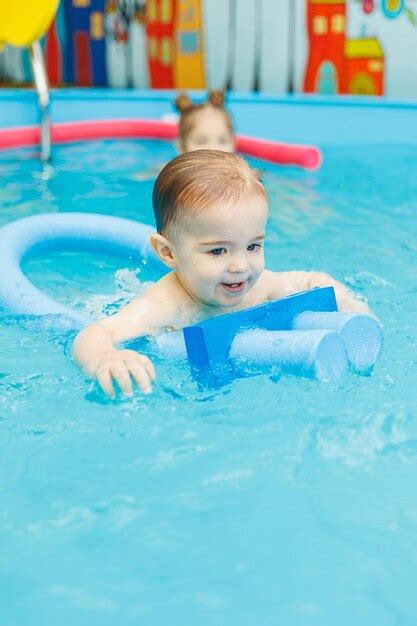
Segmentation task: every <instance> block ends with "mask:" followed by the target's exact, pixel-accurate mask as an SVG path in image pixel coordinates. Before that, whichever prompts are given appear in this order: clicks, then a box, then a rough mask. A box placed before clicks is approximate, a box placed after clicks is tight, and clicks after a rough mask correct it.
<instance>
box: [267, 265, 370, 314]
mask: <svg viewBox="0 0 417 626" xmlns="http://www.w3.org/2000/svg"><path fill="white" fill-rule="evenodd" d="M268 287H269V288H270V290H271V291H270V297H271V299H274V298H283V297H285V296H289V295H291V294H293V293H298V292H300V291H306V290H307V289H313V288H314V287H333V288H334V291H335V294H336V301H337V307H338V309H339V311H343V312H346V313H347V312H349V313H356V312H358V313H368V314H369V313H372V312H371V310H370V309H369V307H368V305H367V303H366V302H364V300H362V299H361V298H360V297H359V296H358V295H357V294H355V293H353V292H352V291H350V289H348V288H347V287H346V286H345V285H343V284H342V283H340V282H339V281H337V280H335V279H334V278H332V277H331V276H329V275H328V274H324V273H322V272H300V271H293V272H268Z"/></svg>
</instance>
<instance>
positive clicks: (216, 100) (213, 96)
mask: <svg viewBox="0 0 417 626" xmlns="http://www.w3.org/2000/svg"><path fill="white" fill-rule="evenodd" d="M207 99H208V101H209V102H210V104H212V105H213V106H215V107H222V106H223V105H224V91H221V90H220V89H213V91H210V93H209V96H208V98H207Z"/></svg>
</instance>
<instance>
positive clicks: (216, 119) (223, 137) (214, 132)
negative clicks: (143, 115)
mask: <svg viewBox="0 0 417 626" xmlns="http://www.w3.org/2000/svg"><path fill="white" fill-rule="evenodd" d="M174 105H175V108H176V109H177V111H178V112H179V114H180V117H179V120H178V128H179V133H178V141H177V148H178V152H180V153H182V152H191V151H193V150H202V149H205V148H207V149H212V150H222V151H223V152H234V151H235V140H234V135H233V124H232V119H231V117H230V115H229V113H228V112H227V110H226V109H225V107H224V93H223V92H222V91H210V92H209V94H208V97H207V100H206V101H205V102H202V103H201V104H193V103H192V101H191V100H190V98H189V97H188V95H187V94H186V93H181V94H180V95H179V96H178V97H177V98H176V99H175V102H174ZM164 165H165V164H164ZM164 165H162V164H161V165H158V166H153V167H150V168H147V169H145V170H144V171H142V172H137V173H136V174H134V178H135V180H140V181H144V180H149V179H153V178H156V177H157V176H158V174H159V172H160V171H161V170H162V168H163V167H164Z"/></svg>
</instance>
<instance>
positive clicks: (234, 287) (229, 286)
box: [220, 280, 247, 293]
mask: <svg viewBox="0 0 417 626" xmlns="http://www.w3.org/2000/svg"><path fill="white" fill-rule="evenodd" d="M246 283H247V281H246V280H245V281H243V282H241V283H220V284H221V286H222V287H223V288H224V289H226V291H228V292H229V293H239V292H240V291H242V290H243V289H244V288H245V286H246Z"/></svg>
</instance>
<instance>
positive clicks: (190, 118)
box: [174, 90, 233, 146]
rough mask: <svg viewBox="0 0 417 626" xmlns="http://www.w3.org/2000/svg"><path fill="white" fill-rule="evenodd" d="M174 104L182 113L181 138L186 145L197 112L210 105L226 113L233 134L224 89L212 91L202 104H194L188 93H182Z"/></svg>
mask: <svg viewBox="0 0 417 626" xmlns="http://www.w3.org/2000/svg"><path fill="white" fill-rule="evenodd" d="M174 105H175V108H176V109H177V111H178V112H179V114H180V119H179V138H180V141H181V143H182V144H183V145H184V146H185V144H186V142H187V138H188V135H189V134H190V132H191V130H192V128H193V126H194V123H195V120H196V116H197V114H198V113H199V112H201V111H204V110H205V109H207V108H208V107H213V108H214V109H216V110H218V111H220V112H221V113H222V114H223V115H224V118H225V121H226V124H227V126H228V128H229V130H230V132H231V134H233V122H232V118H231V117H230V114H229V113H228V111H227V109H226V108H225V106H224V92H223V91H220V90H213V91H210V92H209V94H208V96H207V100H206V101H205V102H201V103H200V104H194V103H193V102H192V100H191V99H190V98H189V96H188V95H187V94H186V93H180V94H179V96H178V97H177V98H176V99H175V102H174Z"/></svg>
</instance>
